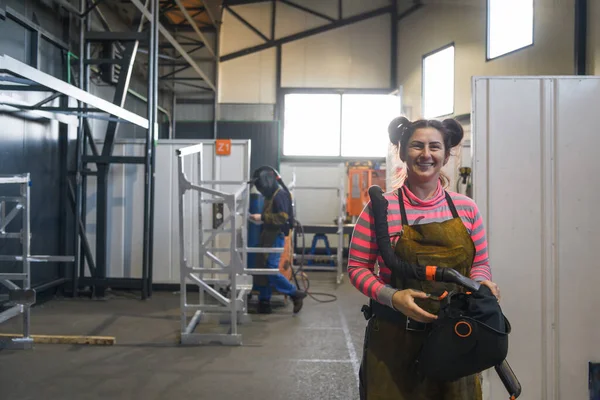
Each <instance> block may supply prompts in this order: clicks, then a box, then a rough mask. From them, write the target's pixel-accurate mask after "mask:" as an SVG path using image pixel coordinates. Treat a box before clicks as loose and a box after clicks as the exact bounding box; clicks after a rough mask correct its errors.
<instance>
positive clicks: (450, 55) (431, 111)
mask: <svg viewBox="0 0 600 400" xmlns="http://www.w3.org/2000/svg"><path fill="white" fill-rule="evenodd" d="M453 112H454V46H447V47H444V48H443V49H440V50H437V51H435V52H434V53H431V54H429V55H426V56H424V57H423V117H424V118H436V117H441V116H443V115H448V114H452V113H453Z"/></svg>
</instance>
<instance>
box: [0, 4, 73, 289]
mask: <svg viewBox="0 0 600 400" xmlns="http://www.w3.org/2000/svg"><path fill="white" fill-rule="evenodd" d="M6 6H10V7H13V8H14V9H15V10H16V11H17V12H19V13H21V14H23V15H24V16H25V17H28V18H31V17H32V15H33V13H34V12H35V15H36V18H37V19H38V20H39V21H40V23H43V24H44V29H45V30H46V31H48V32H50V33H52V34H54V35H55V36H57V37H59V38H62V36H63V32H62V28H63V27H62V22H61V21H60V19H59V18H56V16H55V15H52V13H51V10H50V9H49V8H47V7H45V6H43V5H41V4H39V3H38V2H35V1H14V0H11V1H3V2H0V7H2V8H3V9H4V8H5V7H6ZM30 35H31V32H30V31H28V30H27V29H25V28H24V27H23V26H21V25H19V24H18V23H16V22H15V21H13V20H11V19H9V18H7V19H0V54H7V55H9V56H11V57H13V58H16V59H17V60H19V61H22V62H29V61H30V54H31V52H30V48H29V37H30ZM39 57H40V65H41V66H42V70H43V71H44V72H46V73H49V74H51V75H53V76H56V77H62V74H63V73H64V72H65V59H64V57H63V55H62V54H61V50H60V49H58V48H57V47H55V46H54V45H52V44H50V43H49V42H47V41H46V40H41V41H40V53H39ZM1 95H2V96H8V98H12V99H15V100H19V99H20V100H26V101H27V102H30V103H32V104H33V103H35V102H36V100H42V99H43V98H44V96H43V95H40V94H32V93H26V92H20V93H15V92H3V93H2V94H1ZM75 139H76V128H74V127H71V128H67V127H66V126H65V125H63V126H62V127H61V126H60V124H59V123H58V122H57V121H54V120H52V121H49V120H39V121H31V120H26V119H23V118H20V117H16V116H13V115H10V114H7V113H3V114H0V174H3V175H4V174H20V173H26V172H29V173H30V174H31V179H32V187H31V232H32V238H31V253H32V254H42V255H59V254H65V252H66V253H67V254H72V249H71V248H70V247H71V246H70V245H71V239H70V238H72V236H71V235H72V229H71V228H72V226H73V223H72V213H71V212H70V209H69V208H67V207H69V206H68V203H67V200H66V193H67V192H66V187H65V178H66V168H67V166H69V167H70V166H73V164H74V152H73V150H74V145H73V144H74V141H75ZM11 186H12V187H8V186H5V185H0V194H2V195H11V194H16V193H18V187H16V186H13V185H11ZM20 228H21V223H20V220H17V221H14V222H13V223H11V224H10V225H9V227H8V230H10V231H18V230H20ZM20 248H21V247H20V244H19V243H18V241H16V240H12V239H1V240H0V253H1V254H11V255H13V254H18V253H19V252H20V251H21V250H20ZM31 267H32V284H33V285H34V286H35V285H37V284H41V283H45V282H49V281H53V280H55V279H57V278H61V277H63V276H64V271H63V270H62V268H70V264H67V265H62V266H61V265H58V264H56V263H41V264H40V263H32V266H31ZM19 268H21V266H20V265H17V264H16V263H0V269H1V270H3V271H11V272H12V271H16V270H17V269H19Z"/></svg>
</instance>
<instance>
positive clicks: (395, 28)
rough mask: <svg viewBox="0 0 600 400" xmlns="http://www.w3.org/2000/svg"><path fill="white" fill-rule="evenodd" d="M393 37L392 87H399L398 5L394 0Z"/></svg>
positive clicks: (391, 60) (391, 19)
mask: <svg viewBox="0 0 600 400" xmlns="http://www.w3.org/2000/svg"><path fill="white" fill-rule="evenodd" d="M390 23H391V37H390V46H391V49H390V88H391V89H392V90H396V89H397V88H398V5H397V3H396V1H395V0H394V1H393V3H392V10H391V11H390Z"/></svg>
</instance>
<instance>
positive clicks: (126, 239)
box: [86, 140, 250, 283]
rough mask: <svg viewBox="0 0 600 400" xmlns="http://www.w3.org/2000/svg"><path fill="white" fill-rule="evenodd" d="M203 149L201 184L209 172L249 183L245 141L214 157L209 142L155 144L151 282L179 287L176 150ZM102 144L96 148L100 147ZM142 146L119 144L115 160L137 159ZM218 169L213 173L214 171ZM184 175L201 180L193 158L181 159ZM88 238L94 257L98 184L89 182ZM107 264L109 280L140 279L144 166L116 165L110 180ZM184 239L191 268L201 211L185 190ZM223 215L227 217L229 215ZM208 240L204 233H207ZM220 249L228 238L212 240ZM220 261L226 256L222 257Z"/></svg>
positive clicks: (206, 209)
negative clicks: (119, 157)
mask: <svg viewBox="0 0 600 400" xmlns="http://www.w3.org/2000/svg"><path fill="white" fill-rule="evenodd" d="M197 143H203V144H204V150H203V153H204V157H203V170H202V174H203V179H204V180H212V179H213V170H214V171H215V172H216V175H215V176H216V179H217V180H226V181H243V180H247V179H248V174H249V168H250V166H249V159H248V157H245V154H246V152H247V150H246V149H247V146H249V143H248V141H233V144H232V153H231V156H223V157H216V156H214V144H213V142H212V141H202V140H159V141H158V144H157V148H156V175H155V185H156V186H155V190H156V191H155V208H154V227H155V228H154V241H153V243H154V249H153V250H154V251H153V257H154V268H153V273H154V275H153V281H154V283H179V265H180V259H179V203H178V201H179V200H178V196H179V189H178V171H177V158H176V156H175V150H176V149H178V148H181V147H185V146H189V145H192V144H197ZM99 145H100V143H99ZM143 152H144V142H143V141H133V140H132V141H118V142H117V143H116V144H115V150H114V154H115V155H128V156H134V155H135V156H141V155H143ZM215 166H216V168H215ZM184 168H185V173H186V176H187V177H188V179H189V180H190V181H191V182H194V183H197V182H199V181H200V176H199V174H200V168H199V165H198V158H197V156H196V155H194V156H188V157H185V159H184ZM88 182H89V183H88V194H87V198H88V208H87V225H86V229H87V233H88V239H89V241H90V245H91V248H92V253H93V254H94V255H95V240H96V238H95V232H96V225H95V223H96V207H95V205H96V193H97V189H96V182H95V179H89V180H88ZM209 187H211V188H214V189H217V190H221V191H224V192H233V191H234V189H235V188H236V187H235V186H233V185H212V186H209ZM108 196H109V199H108V204H109V211H108V212H109V222H108V231H109V238H108V243H109V250H108V251H109V260H110V262H109V265H108V266H107V276H108V277H114V278H121V277H126V278H140V277H141V276H142V250H143V204H144V201H143V200H144V167H143V165H114V166H112V167H111V172H110V178H109V194H108ZM184 203H185V225H184V235H185V243H186V246H185V248H186V253H187V258H188V259H189V260H190V263H191V264H192V265H198V264H199V245H198V244H199V212H198V195H197V194H196V193H195V192H190V191H188V192H187V194H186V196H185V198H184ZM227 215H228V214H227V212H226V214H225V216H227ZM202 216H203V226H204V228H205V229H211V228H212V206H211V205H210V204H205V205H203V215H202ZM205 235H206V234H205ZM216 245H217V246H218V247H226V246H229V238H228V234H222V235H220V236H219V237H218V239H217V241H216ZM220 256H222V257H221V259H222V260H223V261H224V262H228V261H229V257H228V256H227V255H226V254H220Z"/></svg>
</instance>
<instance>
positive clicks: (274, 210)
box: [250, 167, 306, 314]
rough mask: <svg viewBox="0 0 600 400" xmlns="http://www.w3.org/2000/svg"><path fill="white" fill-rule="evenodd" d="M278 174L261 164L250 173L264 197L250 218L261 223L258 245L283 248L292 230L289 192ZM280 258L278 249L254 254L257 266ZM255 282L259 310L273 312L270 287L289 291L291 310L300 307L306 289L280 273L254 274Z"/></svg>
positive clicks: (276, 265)
mask: <svg viewBox="0 0 600 400" xmlns="http://www.w3.org/2000/svg"><path fill="white" fill-rule="evenodd" d="M278 177H279V175H278V174H277V172H276V171H275V170H274V169H273V168H271V167H261V168H259V169H257V170H256V171H255V172H254V174H253V176H252V182H253V183H254V185H255V187H256V189H257V190H258V191H259V192H260V193H261V194H262V195H263V196H264V198H265V201H264V207H263V212H262V214H251V215H250V220H251V221H252V222H254V223H262V224H263V229H262V233H261V236H260V243H259V247H267V248H268V247H276V248H283V247H284V244H285V239H286V236H288V235H289V234H290V232H291V230H292V226H293V209H292V198H291V195H290V193H289V192H287V191H286V190H283V189H282V188H281V186H280V185H279V183H278V180H279V179H278ZM280 258H281V253H258V254H257V255H256V268H272V269H279V261H280ZM254 283H255V285H256V286H257V288H258V290H259V295H258V312H259V313H261V314H270V313H271V312H272V310H271V288H272V287H273V288H274V289H275V290H277V291H278V292H279V293H281V294H285V295H288V296H289V297H290V298H291V299H292V301H293V303H294V314H296V313H298V312H299V311H300V310H301V309H302V305H303V299H304V298H305V297H306V293H305V292H303V291H301V290H298V289H297V288H296V286H294V285H293V284H292V283H291V282H290V281H289V280H288V279H287V278H286V277H285V276H283V275H282V274H281V273H277V274H275V275H255V276H254Z"/></svg>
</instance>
